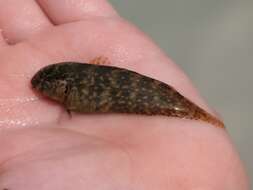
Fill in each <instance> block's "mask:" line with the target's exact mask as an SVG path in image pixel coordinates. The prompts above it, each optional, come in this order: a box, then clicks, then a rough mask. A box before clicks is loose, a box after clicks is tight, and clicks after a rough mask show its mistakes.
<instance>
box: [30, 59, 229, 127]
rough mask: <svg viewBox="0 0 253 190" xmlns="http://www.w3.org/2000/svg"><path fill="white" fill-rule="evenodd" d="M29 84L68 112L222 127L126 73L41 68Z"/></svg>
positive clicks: (151, 82) (67, 65)
mask: <svg viewBox="0 0 253 190" xmlns="http://www.w3.org/2000/svg"><path fill="white" fill-rule="evenodd" d="M31 82H32V87H33V88H34V89H36V90H38V91H39V92H41V93H42V94H44V95H45V96H47V97H49V98H51V99H53V100H56V101H58V102H60V103H62V104H63V105H64V106H65V108H66V109H67V110H68V111H75V112H82V113H131V114H144V115H166V116H172V117H179V118H187V119H194V120H202V121H206V122H208V123H211V124H214V125H215V126H217V127H224V125H223V123H222V122H221V121H220V120H218V119H217V118H215V117H214V116H212V115H210V114H209V113H207V112H206V111H204V110H203V109H201V108H200V107H198V106H197V105H195V104H194V103H192V102H191V101H189V100H188V99H187V98H185V97H184V96H182V95H181V94H180V93H178V92H177V91H176V90H175V89H174V88H173V87H171V86H169V85H167V84H165V83H163V82H160V81H158V80H155V79H152V78H149V77H147V76H143V75H141V74H139V73H136V72H133V71H129V70H127V69H122V68H117V67H111V66H103V65H93V64H86V63H75V62H63V63H58V64H52V65H49V66H47V67H44V68H42V69H41V70H40V71H39V72H37V73H36V74H35V76H34V77H33V78H32V81H31Z"/></svg>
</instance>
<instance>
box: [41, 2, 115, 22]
mask: <svg viewBox="0 0 253 190" xmlns="http://www.w3.org/2000/svg"><path fill="white" fill-rule="evenodd" d="M37 1H38V3H39V4H40V6H41V7H42V8H43V9H44V11H45V12H46V14H47V16H48V17H49V18H50V19H51V20H52V21H53V22H54V23H55V24H56V25H57V24H64V23H68V22H74V21H80V20H82V19H86V18H90V17H114V16H117V12H116V11H115V10H114V8H113V7H112V6H111V4H110V3H109V2H108V1H106V0H75V1H69V0H62V1H61V3H60V4H59V3H58V1H54V0H37Z"/></svg>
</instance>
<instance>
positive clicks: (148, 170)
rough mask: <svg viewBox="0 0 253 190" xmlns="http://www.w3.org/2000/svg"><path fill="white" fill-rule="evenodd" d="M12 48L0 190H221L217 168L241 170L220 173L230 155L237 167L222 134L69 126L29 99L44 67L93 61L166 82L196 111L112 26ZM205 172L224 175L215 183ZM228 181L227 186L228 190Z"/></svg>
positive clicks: (106, 121)
mask: <svg viewBox="0 0 253 190" xmlns="http://www.w3.org/2000/svg"><path fill="white" fill-rule="evenodd" d="M42 2H43V1H42ZM94 2H95V1H94ZM94 4H96V3H94ZM109 10H110V9H109V8H108V11H109ZM112 15H114V13H112ZM21 38H22V37H21ZM21 38H20V39H18V38H16V39H15V38H13V39H14V40H13V41H15V40H16V42H19V43H17V44H16V45H13V46H8V45H4V44H3V45H2V47H0V59H1V63H2V64H1V65H0V66H1V69H0V81H1V83H0V88H1V89H2V93H1V94H0V119H1V120H0V127H1V128H2V129H7V128H20V129H22V130H3V132H2V133H0V150H1V151H2V152H4V154H0V162H1V163H2V164H1V167H0V189H1V188H10V189H16V188H18V189H39V188H38V187H40V189H58V188H59V189H74V188H75V189H78V188H80V189H82V188H86V189H94V190H96V189H146V190H147V189H168V187H170V188H172V189H176V188H178V187H179V185H178V183H177V180H179V181H180V180H181V179H183V178H184V179H187V180H186V181H187V182H183V183H181V182H180V183H181V184H183V187H184V186H185V187H188V186H190V185H192V186H190V187H192V188H193V187H195V186H196V185H197V182H199V181H201V183H202V184H198V185H199V187H206V186H205V185H206V184H210V183H211V184H213V185H217V186H215V187H218V188H220V189H224V187H225V186H224V184H223V183H222V181H219V179H220V178H223V175H225V171H226V168H229V167H230V168H232V171H234V172H235V173H239V174H238V175H242V170H241V167H239V166H237V167H234V165H236V164H235V163H232V164H229V163H226V159H227V157H228V156H230V155H233V157H234V158H233V160H234V162H236V163H239V160H238V158H237V157H236V156H235V155H234V153H233V150H232V149H231V146H230V144H229V143H228V141H227V137H226V134H225V133H224V132H223V131H219V130H217V129H214V128H211V127H210V128H209V127H201V126H203V125H205V124H202V123H200V124H199V123H198V122H189V121H180V120H176V119H168V118H163V117H140V116H126V115H100V116H95V115H89V116H87V115H79V114H74V115H73V117H72V118H71V119H70V118H69V117H68V116H67V115H66V113H65V111H64V109H63V108H62V107H61V106H60V105H58V104H55V103H53V102H50V101H48V100H46V99H44V98H42V97H40V96H38V95H36V94H35V93H34V92H33V91H32V90H31V88H30V79H31V77H32V76H33V74H34V73H35V72H36V71H37V70H38V69H39V68H41V67H43V66H45V65H48V64H51V63H56V62H61V61H80V62H88V61H89V60H91V59H93V58H94V57H96V56H101V55H102V56H106V57H109V58H110V61H111V64H112V65H116V66H121V67H127V68H129V69H131V70H136V71H139V72H142V73H145V74H147V75H150V76H153V77H155V78H158V79H160V80H163V81H165V82H169V83H170V84H172V85H173V86H175V87H176V88H177V89H179V90H181V91H182V92H183V93H184V94H186V95H187V96H188V97H190V98H191V99H193V100H195V101H196V102H198V103H199V104H202V102H201V100H200V98H198V97H197V96H196V94H195V93H194V90H193V88H192V87H191V86H190V83H189V81H188V80H187V79H186V77H185V76H184V75H183V74H182V73H181V72H180V70H179V69H178V68H176V67H175V65H174V64H172V63H171V62H170V61H169V60H168V59H167V58H166V57H165V56H164V54H163V53H162V52H161V51H160V50H159V49H158V48H157V47H155V45H153V44H152V42H150V41H149V40H148V39H147V38H146V37H145V36H144V35H143V34H142V33H140V32H139V31H137V30H136V29H135V28H133V27H132V26H130V25H129V24H128V23H125V21H123V20H121V19H119V18H118V17H117V16H115V15H114V17H111V16H110V17H90V18H89V19H83V20H80V21H78V22H68V23H64V24H62V25H58V26H57V27H49V28H48V29H45V30H43V31H40V32H39V33H35V34H33V35H30V36H26V37H24V38H23V39H22V40H21ZM0 44H1V43H0ZM178 77H180V78H181V80H180V82H178ZM182 89H185V90H184V91H183V90H182ZM192 125H194V126H197V127H194V126H192ZM207 132H208V134H206V133H207ZM210 134H211V135H210ZM215 138H216V139H219V138H220V139H221V141H222V143H221V145H219V146H220V147H219V148H220V149H225V150H226V151H227V153H226V154H225V156H224V157H223V158H220V157H216V156H214V155H217V154H218V152H217V151H219V150H217V147H214V146H213V145H212V142H213V139H215ZM17 142H18V143H17ZM199 146H201V147H203V149H201V152H200V151H199V149H198V147H199ZM198 154H201V155H205V156H204V157H201V158H200V157H198ZM186 156H187V159H186ZM196 159H197V161H196ZM210 159H211V162H210ZM213 162H217V163H220V166H219V167H220V170H222V171H224V172H219V173H217V171H216V170H215V169H213V167H212V163H213ZM199 164H200V165H201V169H199ZM179 165H180V166H182V167H175V166H179ZM194 165H196V166H194ZM189 170H191V171H192V175H191V176H189V173H188V171H189ZM207 171H208V172H209V174H208V175H206V173H207ZM210 175H211V176H214V177H213V179H212V180H211V181H210V178H209V177H208V176H210ZM175 176H177V177H175ZM173 178H176V179H174V180H173ZM17 179H18V180H17ZM171 179H172V182H168V181H170V180H171ZM238 180H239V181H240V180H241V179H240V177H238V176H234V178H233V180H231V183H232V181H233V183H234V184H232V187H234V186H235V185H238V184H240V183H238V182H237V181H238ZM242 181H243V180H242ZM217 183H218V184H217ZM41 184H44V185H41ZM241 184H243V183H241ZM243 185H244V184H243ZM218 188H216V189H218ZM225 188H226V187H225ZM238 189H242V187H241V186H240V187H239V186H238Z"/></svg>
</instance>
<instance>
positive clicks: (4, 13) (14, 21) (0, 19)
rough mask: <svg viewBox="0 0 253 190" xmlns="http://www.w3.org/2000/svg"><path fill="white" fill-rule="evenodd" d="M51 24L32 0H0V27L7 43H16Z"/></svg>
mask: <svg viewBox="0 0 253 190" xmlns="http://www.w3.org/2000/svg"><path fill="white" fill-rule="evenodd" d="M51 25H52V24H51V23H50V21H49V20H48V18H47V17H46V16H45V15H44V13H43V11H42V10H41V9H40V7H39V5H38V4H37V3H36V2H35V1H34V0H8V1H4V0H0V28H1V29H2V30H3V34H4V36H5V37H6V38H7V39H8V42H9V43H17V42H20V41H22V40H24V39H27V38H28V37H29V36H31V35H33V34H36V33H38V32H40V31H41V30H44V29H45V28H48V27H49V26H51Z"/></svg>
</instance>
